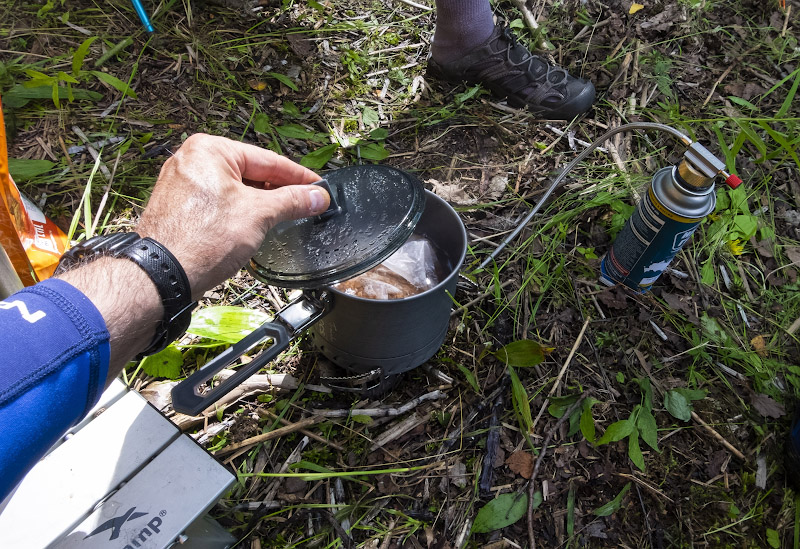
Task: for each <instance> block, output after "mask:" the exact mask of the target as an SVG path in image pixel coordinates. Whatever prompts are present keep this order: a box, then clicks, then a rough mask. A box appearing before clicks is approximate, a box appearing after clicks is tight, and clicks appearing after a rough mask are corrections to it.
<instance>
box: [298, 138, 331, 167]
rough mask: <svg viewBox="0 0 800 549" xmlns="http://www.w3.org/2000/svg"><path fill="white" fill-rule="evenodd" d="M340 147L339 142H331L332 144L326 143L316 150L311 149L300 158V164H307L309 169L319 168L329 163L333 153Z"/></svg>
mask: <svg viewBox="0 0 800 549" xmlns="http://www.w3.org/2000/svg"><path fill="white" fill-rule="evenodd" d="M338 148H339V144H338V143H331V144H330V145H325V146H324V147H320V148H319V149H317V150H315V151H311V152H310V153H308V154H307V155H305V156H304V157H303V158H301V159H300V165H301V166H305V167H306V168H308V169H309V170H319V169H320V168H322V167H323V166H324V165H325V164H327V163H328V160H330V159H331V157H333V154H334V153H335V152H336V151H337V149H338Z"/></svg>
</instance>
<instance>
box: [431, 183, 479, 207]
mask: <svg viewBox="0 0 800 549" xmlns="http://www.w3.org/2000/svg"><path fill="white" fill-rule="evenodd" d="M426 183H430V184H431V186H432V187H433V192H434V193H435V194H436V195H437V196H440V197H441V198H444V199H445V200H446V201H447V202H449V203H450V204H454V205H457V206H472V205H474V204H477V203H478V200H477V199H476V198H474V197H472V196H470V195H469V194H468V193H467V191H466V190H465V188H464V186H463V185H459V184H457V183H440V182H439V181H437V180H436V179H428V180H427V181H426Z"/></svg>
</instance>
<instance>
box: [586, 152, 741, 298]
mask: <svg viewBox="0 0 800 549" xmlns="http://www.w3.org/2000/svg"><path fill="white" fill-rule="evenodd" d="M723 168H724V164H723V163H722V161H720V160H719V159H717V158H716V157H715V156H714V155H712V154H711V153H710V152H709V151H708V150H707V149H706V148H705V147H703V146H702V145H700V144H699V143H696V142H695V143H692V144H691V145H690V146H689V148H688V150H687V151H686V153H685V155H684V157H683V159H681V161H680V162H679V163H678V164H677V165H675V166H671V167H667V168H662V169H661V170H659V171H658V172H656V174H655V175H654V176H653V179H652V180H651V181H650V185H649V186H648V188H647V192H646V193H645V195H644V196H643V197H642V199H641V200H640V202H639V204H638V205H637V207H636V210H635V211H634V212H633V215H632V216H631V217H630V218H629V219H628V221H627V222H626V223H625V226H624V227H623V228H622V231H620V233H619V235H617V239H616V240H615V241H614V244H613V246H612V247H611V250H609V252H608V253H607V254H606V255H605V257H603V260H602V262H601V263H600V281H601V282H602V283H603V284H606V285H608V286H614V285H616V284H624V285H625V286H627V287H629V288H631V289H633V290H635V291H637V292H639V293H645V292H647V291H648V290H649V289H650V288H651V286H652V285H653V283H654V282H655V281H656V280H657V279H658V278H659V277H660V276H661V274H662V273H663V272H664V270H665V269H666V268H667V266H668V265H669V264H670V262H671V261H672V259H673V258H674V257H675V255H676V254H677V253H678V252H679V251H680V250H681V248H683V246H684V244H686V242H688V241H689V239H690V238H691V236H692V234H693V233H694V231H695V230H696V229H697V227H698V226H699V225H700V222H701V221H702V220H703V219H704V218H705V217H706V216H707V215H708V214H710V213H712V212H713V211H714V208H715V207H716V194H715V193H714V178H715V177H716V176H717V175H718V174H724V175H726V180H725V183H726V184H728V185H729V186H730V187H731V188H736V187H738V186H739V184H740V183H741V182H742V180H741V179H739V178H738V177H737V176H735V175H728V174H726V173H725V172H724V170H723Z"/></svg>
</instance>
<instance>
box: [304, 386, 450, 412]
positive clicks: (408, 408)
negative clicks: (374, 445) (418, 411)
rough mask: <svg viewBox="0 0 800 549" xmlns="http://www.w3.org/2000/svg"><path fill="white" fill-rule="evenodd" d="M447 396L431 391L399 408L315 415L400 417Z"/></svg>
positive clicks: (348, 410)
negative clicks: (424, 403) (425, 403)
mask: <svg viewBox="0 0 800 549" xmlns="http://www.w3.org/2000/svg"><path fill="white" fill-rule="evenodd" d="M446 397H447V394H446V393H443V392H442V391H439V390H438V389H437V390H436V391H431V392H430V393H425V394H424V395H420V396H418V397H417V398H415V399H412V400H409V401H408V402H406V403H405V404H403V405H402V406H400V407H399V408H395V407H393V406H392V407H386V408H363V409H355V410H351V409H349V408H348V409H346V410H317V411H316V412H315V414H316V415H317V416H319V417H321V418H330V417H350V415H358V416H369V417H393V416H401V415H403V414H405V413H406V412H410V411H411V410H413V409H414V408H416V407H417V406H419V405H420V404H422V403H423V402H426V401H428V400H438V399H440V398H446Z"/></svg>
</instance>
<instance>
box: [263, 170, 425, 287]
mask: <svg viewBox="0 0 800 549" xmlns="http://www.w3.org/2000/svg"><path fill="white" fill-rule="evenodd" d="M316 184H319V185H321V186H323V187H325V188H326V189H327V190H328V193H329V194H330V195H331V206H330V208H329V209H328V210H327V211H326V212H325V213H323V214H321V215H318V216H315V217H307V218H303V219H297V220H291V221H284V222H282V223H279V224H278V225H276V226H275V227H273V228H272V229H271V230H270V231H269V232H268V233H267V235H266V237H265V239H264V242H263V243H262V244H261V248H259V250H258V252H257V253H256V255H255V256H254V257H253V258H252V259H251V260H250V264H249V266H248V270H249V271H250V272H251V273H252V274H253V276H255V277H256V278H257V279H259V280H261V281H263V282H266V283H267V284H272V285H274V286H280V287H283V288H303V289H310V288H318V287H321V286H327V285H330V284H334V283H336V282H340V281H342V280H347V279H348V278H352V277H354V276H357V275H359V274H361V273H363V272H366V271H368V270H370V269H371V268H372V267H374V266H376V265H378V264H380V263H381V262H382V261H383V260H385V259H386V258H388V257H389V256H390V255H392V254H393V253H394V252H395V251H397V249H398V248H400V246H402V245H403V242H405V241H406V240H407V239H408V237H409V236H411V233H412V232H414V227H415V226H416V224H417V221H419V218H420V216H421V215H422V210H423V209H424V207H425V189H424V187H423V185H422V182H421V181H420V180H419V179H417V178H416V177H414V176H413V175H411V174H409V173H406V172H403V171H401V170H398V169H396V168H392V167H389V166H376V165H370V166H351V167H347V168H341V169H338V170H334V171H331V172H329V173H327V174H326V176H325V178H324V179H323V180H322V181H319V182H317V183H316Z"/></svg>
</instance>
